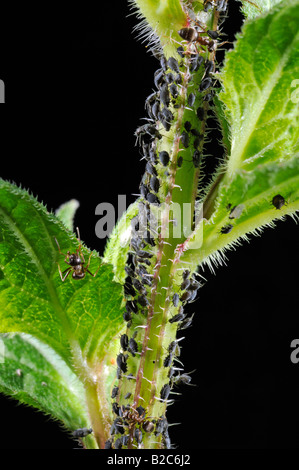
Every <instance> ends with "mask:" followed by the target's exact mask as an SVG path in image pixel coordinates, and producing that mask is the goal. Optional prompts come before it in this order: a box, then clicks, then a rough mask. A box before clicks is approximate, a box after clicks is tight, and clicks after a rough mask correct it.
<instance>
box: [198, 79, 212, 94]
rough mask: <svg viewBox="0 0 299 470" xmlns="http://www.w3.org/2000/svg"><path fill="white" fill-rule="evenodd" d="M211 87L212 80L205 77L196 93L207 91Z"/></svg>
mask: <svg viewBox="0 0 299 470" xmlns="http://www.w3.org/2000/svg"><path fill="white" fill-rule="evenodd" d="M211 85H212V79H211V77H206V78H204V79H203V81H202V82H201V84H200V85H199V88H198V91H201V92H202V91H205V90H207V89H208V88H210V86H211Z"/></svg>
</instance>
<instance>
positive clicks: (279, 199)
mask: <svg viewBox="0 0 299 470" xmlns="http://www.w3.org/2000/svg"><path fill="white" fill-rule="evenodd" d="M271 202H272V204H273V206H274V207H275V209H281V208H282V207H283V206H285V205H286V201H285V198H284V197H283V196H281V195H280V194H277V195H276V196H274V198H273V199H272V201H271Z"/></svg>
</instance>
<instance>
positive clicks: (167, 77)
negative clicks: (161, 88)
mask: <svg viewBox="0 0 299 470" xmlns="http://www.w3.org/2000/svg"><path fill="white" fill-rule="evenodd" d="M165 81H166V82H167V83H168V85H170V84H171V83H173V82H174V76H173V74H172V73H171V72H170V73H167V74H166V75H165Z"/></svg>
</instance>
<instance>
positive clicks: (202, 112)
mask: <svg viewBox="0 0 299 470" xmlns="http://www.w3.org/2000/svg"><path fill="white" fill-rule="evenodd" d="M196 114H197V117H198V119H199V120H200V121H203V120H204V117H205V110H204V108H202V107H199V108H197V110H196Z"/></svg>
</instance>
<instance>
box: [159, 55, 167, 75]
mask: <svg viewBox="0 0 299 470" xmlns="http://www.w3.org/2000/svg"><path fill="white" fill-rule="evenodd" d="M160 65H161V67H162V69H163V70H164V72H166V71H167V59H166V57H165V56H164V55H163V56H162V57H161V59H160Z"/></svg>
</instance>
